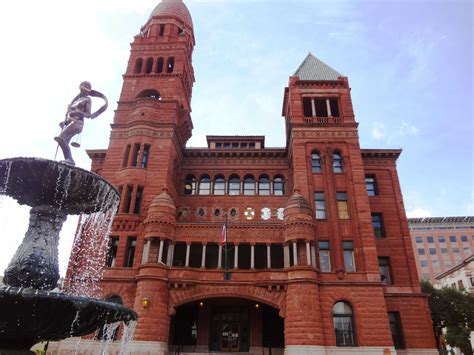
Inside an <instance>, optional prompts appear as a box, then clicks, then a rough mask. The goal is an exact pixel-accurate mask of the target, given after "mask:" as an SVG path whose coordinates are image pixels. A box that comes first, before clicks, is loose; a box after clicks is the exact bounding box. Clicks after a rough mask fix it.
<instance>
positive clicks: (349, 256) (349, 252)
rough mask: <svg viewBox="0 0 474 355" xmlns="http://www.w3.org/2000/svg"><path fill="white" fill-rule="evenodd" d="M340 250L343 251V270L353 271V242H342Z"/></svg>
mask: <svg viewBox="0 0 474 355" xmlns="http://www.w3.org/2000/svg"><path fill="white" fill-rule="evenodd" d="M342 249H343V250H344V268H345V269H346V271H355V262H354V242H352V241H343V242H342Z"/></svg>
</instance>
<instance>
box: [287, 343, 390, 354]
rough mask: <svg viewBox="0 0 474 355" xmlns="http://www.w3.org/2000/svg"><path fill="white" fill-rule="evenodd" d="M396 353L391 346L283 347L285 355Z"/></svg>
mask: <svg viewBox="0 0 474 355" xmlns="http://www.w3.org/2000/svg"><path fill="white" fill-rule="evenodd" d="M346 354H357V355H396V354H397V352H396V350H395V349H394V348H392V347H372V346H366V347H364V346H357V347H337V346H298V345H290V346H287V347H286V348H285V355H346Z"/></svg>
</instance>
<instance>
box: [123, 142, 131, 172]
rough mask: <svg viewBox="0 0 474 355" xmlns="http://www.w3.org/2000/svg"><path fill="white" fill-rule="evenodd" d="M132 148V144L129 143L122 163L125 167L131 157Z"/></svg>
mask: <svg viewBox="0 0 474 355" xmlns="http://www.w3.org/2000/svg"><path fill="white" fill-rule="evenodd" d="M131 148H132V147H131V145H130V144H127V148H125V154H124V156H123V163H122V167H123V168H125V167H126V166H127V165H128V159H130V149H131Z"/></svg>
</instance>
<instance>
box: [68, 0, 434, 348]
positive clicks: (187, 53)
mask: <svg viewBox="0 0 474 355" xmlns="http://www.w3.org/2000/svg"><path fill="white" fill-rule="evenodd" d="M295 6H297V4H295ZM321 6H323V5H321ZM194 45H195V38H194V24H193V21H192V19H191V15H190V13H189V11H188V9H187V7H186V6H185V4H184V3H183V2H182V1H181V0H164V1H162V2H161V3H160V4H158V6H157V7H156V8H155V10H154V11H153V12H152V14H151V16H150V17H149V19H148V20H147V21H146V23H145V24H144V26H143V27H142V29H141V31H140V34H139V35H137V36H136V37H135V38H134V40H133V43H132V45H131V53H130V59H129V62H128V66H127V69H126V72H125V75H124V77H123V80H124V81H123V88H122V92H121V96H120V99H119V102H118V107H117V110H116V112H115V118H114V123H113V125H112V132H111V135H110V143H109V147H108V149H104V150H91V151H89V152H88V153H89V156H90V157H91V159H92V170H93V171H94V172H96V173H98V174H100V175H102V176H103V177H104V178H105V179H107V180H109V181H110V182H111V183H112V184H114V185H115V186H116V187H117V188H118V190H119V191H120V193H121V196H122V200H121V204H120V207H119V213H118V214H117V215H116V216H115V219H114V222H113V224H112V231H111V237H110V244H109V253H108V257H107V260H103V263H104V264H106V265H107V269H106V271H105V274H104V278H103V280H102V288H103V297H104V298H113V299H115V300H120V301H121V302H123V303H124V304H125V305H127V306H129V307H133V308H134V309H135V310H136V311H137V313H138V315H139V321H138V326H137V328H136V333H135V338H134V341H133V342H132V343H131V344H130V345H129V348H128V349H129V350H130V351H134V354H139V353H143V354H164V353H168V352H179V353H208V352H216V353H223V352H239V353H253V354H263V353H265V354H269V353H271V354H277V353H283V352H284V353H285V354H349V353H350V354H395V353H396V352H397V351H398V353H399V354H433V353H434V348H435V344H434V338H433V335H432V327H431V319H430V312H429V309H428V305H427V299H426V296H425V295H423V294H422V293H421V291H420V286H419V280H418V275H417V271H416V263H415V258H414V256H413V249H412V245H411V239H410V233H409V229H408V224H407V221H406V217H405V210H404V207H403V200H402V195H401V191H400V186H399V180H398V176H397V169H396V161H397V158H398V156H399V155H400V153H401V151H400V150H395V149H393V150H390V149H361V148H360V146H359V138H358V130H357V126H358V123H357V122H356V119H355V116H354V111H353V107H352V102H351V94H350V90H351V89H350V86H349V81H348V78H347V77H345V76H344V75H342V74H340V73H339V72H337V71H336V70H334V69H332V68H331V67H330V66H328V65H327V64H325V63H323V62H322V61H320V60H319V59H317V58H316V57H315V56H313V55H311V54H309V55H308V56H307V57H306V58H302V60H303V59H304V60H303V62H302V63H301V65H299V66H298V64H299V63H295V69H296V71H295V72H294V73H288V74H289V81H288V87H286V88H285V90H284V95H283V102H282V116H283V119H284V121H285V124H286V142H282V145H283V146H282V147H277V148H272V147H266V145H265V137H263V136H237V135H230V136H208V137H207V147H202V148H188V147H186V142H187V140H188V139H189V138H190V137H191V134H192V128H193V125H197V124H199V122H193V120H192V119H191V96H192V89H193V83H194V68H193V65H192V54H193V49H194ZM221 50H222V51H225V50H226V49H225V48H222V49H221ZM282 50H284V48H282ZM276 60H277V59H276ZM368 70H369V68H368ZM262 75H266V74H265V73H262ZM268 75H271V74H270V73H268ZM362 89H363V88H356V90H362ZM218 99H219V98H216V100H218ZM275 119H282V118H277V117H275ZM361 119H363V118H361ZM251 123H252V121H251V119H249V122H248V124H251ZM224 226H225V228H224ZM79 237H80V238H78V239H76V248H75V249H74V250H75V252H73V254H72V255H71V263H70V267H69V270H68V279H69V284H70V285H73V284H74V282H76V281H77V280H81V281H82V280H83V279H84V277H83V272H84V268H85V264H86V263H85V260H86V259H87V255H86V254H87V253H84V252H77V251H78V250H81V249H82V250H84V249H87V248H86V247H87V246H88V245H91V244H93V243H96V241H95V240H92V239H91V236H90V235H88V234H84V235H80V236H79ZM223 239H226V242H225V243H224V242H223ZM81 246H82V247H84V248H81ZM92 343H93V340H83V341H80V342H75V343H74V344H73V347H76V348H78V349H81V348H87V347H88V346H89V347H92V346H93V345H92Z"/></svg>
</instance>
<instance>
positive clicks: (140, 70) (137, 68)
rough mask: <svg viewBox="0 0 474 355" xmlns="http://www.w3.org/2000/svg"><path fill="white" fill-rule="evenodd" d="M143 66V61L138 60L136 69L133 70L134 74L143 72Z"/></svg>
mask: <svg viewBox="0 0 474 355" xmlns="http://www.w3.org/2000/svg"><path fill="white" fill-rule="evenodd" d="M142 66H143V59H142V58H138V59H137V61H136V62H135V69H134V70H133V73H134V74H140V73H141V72H142Z"/></svg>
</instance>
